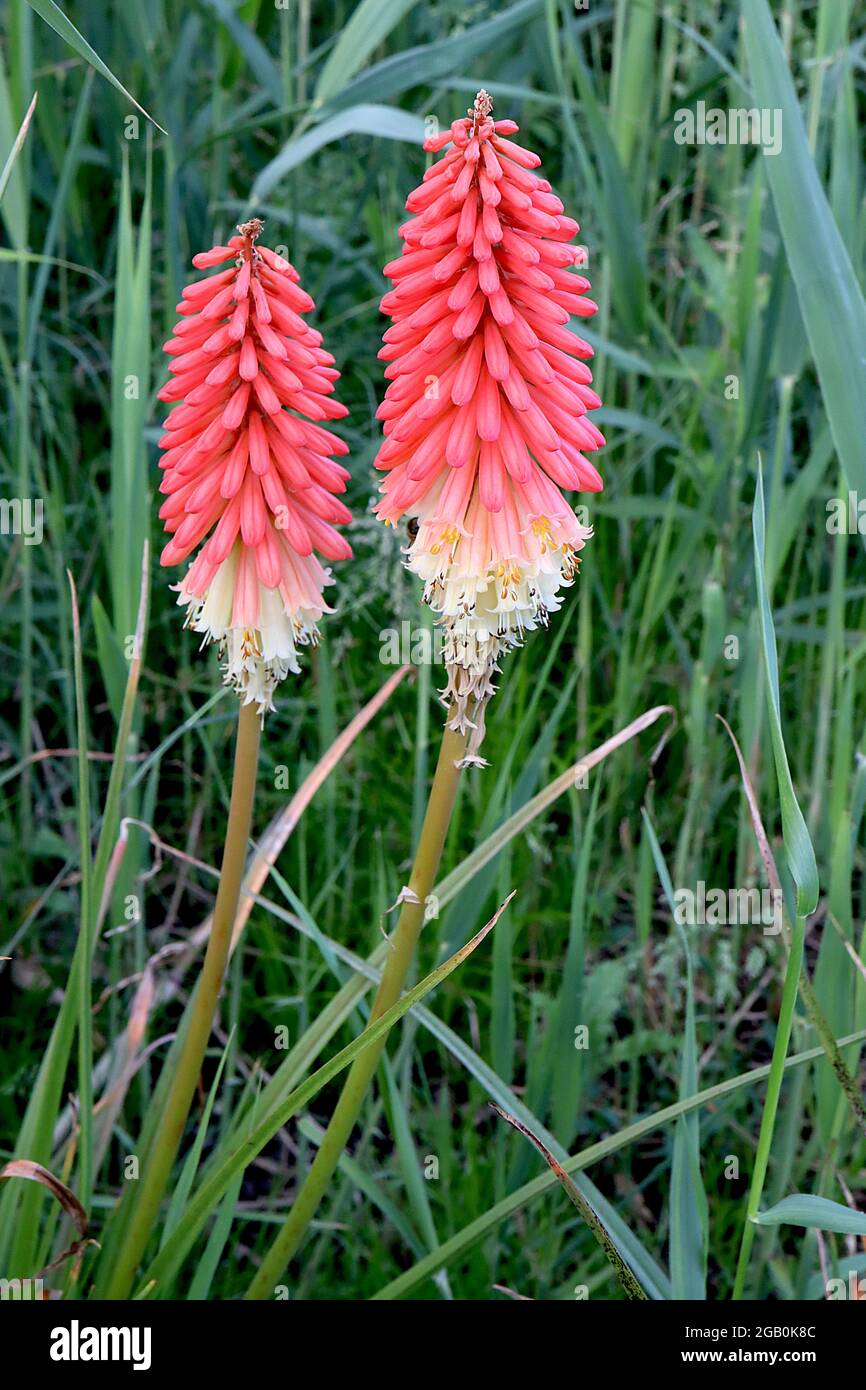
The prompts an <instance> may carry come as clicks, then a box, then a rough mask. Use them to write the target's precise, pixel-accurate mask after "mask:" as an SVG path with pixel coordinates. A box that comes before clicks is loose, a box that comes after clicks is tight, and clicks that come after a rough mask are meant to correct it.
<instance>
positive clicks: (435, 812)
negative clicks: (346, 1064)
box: [245, 728, 466, 1299]
mask: <svg viewBox="0 0 866 1390" xmlns="http://www.w3.org/2000/svg"><path fill="white" fill-rule="evenodd" d="M465 746H466V735H465V734H458V733H455V731H454V730H453V729H448V728H446V729H445V732H444V734H443V735H442V747H441V748H440V750H439V761H438V763H437V765H436V772H435V775H434V777H433V785H432V787H431V789H430V799H429V801H428V802H427V812H426V814H425V816H424V824H423V825H422V827H421V835H420V838H419V840H418V849H417V852H416V854H415V863H414V864H413V866H412V873H411V876H410V878H409V884H408V887H409V889H410V892H411V896H408V897H407V898H406V899H405V900H404V902H403V905H402V908H401V909H400V917H399V920H398V922H397V928H396V930H395V932H394V936H393V938H392V941H391V946H392V949H391V950H390V951H389V953H388V959H387V961H386V964H385V968H384V970H383V972H382V978H381V980H380V982H379V989H378V992H377V994H376V999H375V1002H374V1004H373V1008H372V1011H371V1013H370V1023H372V1022H374V1021H375V1020H376V1019H377V1018H379V1017H380V1016H381V1015H382V1014H383V1013H385V1011H386V1009H390V1008H391V1006H392V1004H395V1003H396V1002H397V1000H398V999H399V997H400V994H401V993H402V990H403V986H404V984H405V982H406V976H407V975H408V973H409V969H410V967H411V965H412V959H413V956H414V954H415V947H416V945H417V943H418V937H419V936H420V934H421V928H422V927H423V925H424V907H425V900H426V899H427V898H428V897H429V895H430V893H431V891H432V889H433V886H434V884H435V882H436V875H437V873H438V872H439V863H440V860H441V858H442V850H443V848H444V845H445V836H446V835H447V833H448V825H449V822H450V820H451V811H452V809H453V806H454V798H455V796H456V794H457V784H458V782H459V780H460V772H459V769H458V767H457V766H456V764H457V763H458V762H459V761H460V759H461V758H462V756H463V753H464V750H465ZM384 1046H385V1038H384V1037H383V1038H382V1040H381V1042H378V1043H374V1044H373V1045H372V1046H371V1047H368V1048H367V1049H366V1050H365V1051H364V1052H362V1053H361V1054H360V1056H359V1057H358V1058H357V1059H356V1060H355V1062H354V1064H353V1066H352V1068H351V1070H350V1071H349V1075H348V1077H347V1079H346V1083H345V1085H344V1087H343V1092H342V1095H341V1096H340V1099H339V1101H338V1102H337V1108H336V1109H335V1111H334V1114H333V1116H332V1118H331V1123H330V1124H329V1125H328V1129H327V1132H326V1133H325V1137H324V1139H323V1140H322V1143H321V1145H320V1146H319V1151H318V1153H317V1154H316V1157H315V1159H314V1161H313V1166H312V1167H311V1169H310V1171H309V1173H308V1174H307V1178H306V1181H305V1182H304V1184H303V1186H302V1187H301V1190H300V1192H299V1193H298V1195H297V1197H296V1198H295V1201H294V1205H293V1206H292V1209H291V1211H290V1212H289V1215H288V1218H287V1219H286V1222H285V1225H284V1226H283V1228H282V1230H281V1231H280V1232H279V1234H278V1235H277V1237H276V1239H275V1241H274V1243H273V1245H272V1246H271V1248H270V1250H269V1251H268V1253H267V1254H266V1255H265V1258H264V1260H263V1261H262V1263H261V1265H260V1266H259V1269H258V1271H257V1273H256V1275H255V1278H254V1279H253V1281H252V1283H251V1284H250V1286H249V1289H248V1290H247V1292H246V1295H245V1297H246V1298H248V1299H256V1298H270V1297H271V1296H272V1294H273V1291H274V1288H275V1286H276V1285H277V1283H278V1282H279V1279H280V1276H281V1274H282V1272H283V1270H284V1269H285V1267H286V1265H287V1264H288V1262H289V1260H290V1259H291V1258H292V1256H293V1255H294V1253H295V1251H296V1250H297V1248H298V1246H299V1245H300V1243H301V1240H302V1239H303V1236H304V1233H305V1232H306V1229H307V1227H308V1225H309V1224H310V1221H311V1220H312V1218H313V1216H314V1215H315V1212H316V1209H317V1208H318V1206H319V1203H320V1202H321V1200H322V1198H323V1196H324V1195H325V1192H326V1190H327V1188H328V1185H329V1183H330V1181H331V1178H332V1177H333V1175H334V1171H335V1169H336V1167H337V1164H338V1163H339V1161H340V1155H341V1154H342V1152H343V1149H344V1148H345V1147H346V1142H347V1140H348V1138H349V1135H350V1134H351V1133H352V1130H353V1129H354V1126H355V1121H356V1120H357V1118H358V1115H359V1113H360V1110H361V1106H362V1105H363V1102H364V1097H365V1095H366V1094H367V1089H368V1087H369V1085H370V1082H371V1081H372V1079H373V1076H374V1073H375V1071H376V1066H377V1064H378V1061H379V1057H380V1055H381V1053H382V1048H383V1047H384Z"/></svg>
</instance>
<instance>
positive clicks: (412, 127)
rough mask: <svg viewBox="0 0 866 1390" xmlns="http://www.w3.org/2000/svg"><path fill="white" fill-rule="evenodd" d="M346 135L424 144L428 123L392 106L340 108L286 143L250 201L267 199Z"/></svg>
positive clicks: (257, 183)
mask: <svg viewBox="0 0 866 1390" xmlns="http://www.w3.org/2000/svg"><path fill="white" fill-rule="evenodd" d="M344 135H378V136H381V137H382V138H383V139H386V140H405V141H407V142H408V143H409V144H410V145H420V144H421V142H422V140H423V139H424V122H423V121H422V120H421V117H420V116H412V115H410V114H409V112H407V111H396V110H395V109H394V108H393V107H391V106H352V107H350V109H349V110H348V111H340V112H338V113H337V115H335V116H330V117H329V118H328V120H326V121H322V123H321V125H317V126H313V128H312V130H307V131H305V132H304V134H303V135H299V136H298V137H297V138H296V139H294V140H290V141H289V142H288V144H287V145H284V146H283V148H282V150H281V151H280V153H279V154H278V155H277V156H276V158H275V159H272V160H271V161H270V163H269V164H266V165H265V167H264V169H262V171H261V173H260V174H259V176H258V178H257V179H256V181H255V183H254V184H253V190H252V193H251V194H250V202H251V203H258V202H260V201H261V199H263V198H267V196H268V194H269V193H270V192H271V191H272V189H273V188H275V187H276V185H277V184H278V183H279V181H280V179H282V178H284V177H285V175H286V174H288V173H289V171H290V170H291V169H296V168H297V167H298V165H299V164H303V162H304V160H305V159H309V158H310V155H313V154H315V153H316V151H317V150H320V149H321V148H322V147H323V145H329V144H330V143H331V142H332V141H333V140H342V138H343V136H344Z"/></svg>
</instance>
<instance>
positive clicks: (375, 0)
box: [316, 0, 418, 104]
mask: <svg viewBox="0 0 866 1390" xmlns="http://www.w3.org/2000/svg"><path fill="white" fill-rule="evenodd" d="M417 4H418V0H361V3H360V5H358V7H357V9H355V10H354V12H353V13H352V16H351V18H350V19H349V21H348V23H347V24H346V26H345V28H344V29H342V30H341V32H340V37H339V38H338V39H337V42H336V43H335V44H334V47H333V48H332V49H331V52H330V55H329V57H328V61H327V62H326V63H325V66H324V67H323V68H322V71H321V73H320V74H319V80H318V82H317V83H316V103H317V104H321V103H323V102H326V101H328V100H329V98H330V97H333V96H336V95H337V93H338V92H340V91H341V90H342V88H343V87H344V86H345V85H346V83H347V82H349V81H350V80H351V79H352V78H353V77H354V76H355V73H356V72H360V70H361V68H362V67H363V66H364V64H365V62H366V61H367V59H368V58H369V56H370V54H371V53H372V52H373V49H374V48H378V46H379V44H380V43H382V42H383V40H384V39H386V38H387V37H388V35H389V34H390V32H391V30H392V29H394V28H395V27H396V26H397V25H398V24H399V23H400V20H401V19H402V18H403V17H404V15H407V14H408V13H409V11H410V10H411V9H414V7H415V6H416V5H417Z"/></svg>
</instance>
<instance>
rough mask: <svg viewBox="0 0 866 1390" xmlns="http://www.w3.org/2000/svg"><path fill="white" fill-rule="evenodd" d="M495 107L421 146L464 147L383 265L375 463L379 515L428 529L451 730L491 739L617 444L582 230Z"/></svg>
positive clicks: (411, 201)
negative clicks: (604, 462) (604, 427)
mask: <svg viewBox="0 0 866 1390" xmlns="http://www.w3.org/2000/svg"><path fill="white" fill-rule="evenodd" d="M491 108H492V103H491V101H490V98H489V96H488V95H487V93H486V92H484V91H481V92H479V94H478V96H477V97H476V100H475V104H474V106H473V108H472V110H471V111H470V112H469V115H468V117H467V118H464V119H463V120H457V121H455V122H454V124H453V125H452V126H451V127H450V129H449V130H448V131H447V132H445V133H444V134H442V135H438V136H435V137H433V138H432V139H429V140H426V141H425V143H424V148H425V149H426V150H429V151H432V152H438V151H439V150H442V149H445V147H446V146H448V145H450V146H451V148H450V149H449V150H448V152H447V153H446V154H445V155H444V156H443V158H442V159H440V160H439V161H438V162H437V163H435V164H433V165H432V166H431V167H430V168H429V169H428V170H427V172H426V174H425V176H424V182H423V183H422V184H421V186H420V187H419V188H416V189H415V191H414V192H413V193H411V194H410V195H409V197H408V199H407V200H406V207H407V209H408V211H409V212H410V213H412V214H413V217H412V219H411V220H410V221H408V222H406V223H405V224H404V225H403V226H402V227H401V229H400V235H401V237H402V238H403V242H404V245H403V253H402V255H401V256H400V257H399V259H398V260H396V261H392V262H391V263H390V265H387V266H386V267H385V274H386V275H387V276H388V277H389V278H390V279H391V280H392V281H393V283H394V288H393V289H392V290H391V291H389V293H388V294H386V295H385V297H384V299H383V300H382V310H383V311H384V312H385V313H386V314H388V315H389V316H390V317H391V319H392V320H393V326H392V327H390V328H389V329H388V330H387V332H386V333H385V346H384V348H383V349H382V351H381V352H380V353H379V356H380V358H383V359H384V360H385V361H387V362H388V363H389V366H388V367H387V369H386V372H385V375H386V377H387V378H388V379H389V380H390V383H391V384H390V385H389V387H388V389H387V391H386V393H385V400H384V402H383V404H382V406H381V407H380V409H379V412H378V414H379V418H380V419H381V420H382V421H384V425H383V429H384V433H385V442H384V443H383V445H382V447H381V448H380V450H379V453H378V456H377V459H376V467H377V468H380V469H382V470H384V471H385V472H387V475H388V476H387V477H386V478H385V480H384V482H383V483H382V485H381V488H380V491H381V492H382V494H383V499H382V501H381V502H380V503H379V505H378V507H377V514H378V515H379V516H380V517H381V518H382V519H383V520H385V521H387V522H393V523H396V522H397V521H398V520H399V519H400V518H401V517H403V516H408V517H411V518H413V519H414V520H415V523H416V525H415V528H414V529H415V536H414V538H413V540H412V542H411V545H410V547H409V551H408V557H409V558H408V561H407V563H408V566H409V568H410V569H412V570H414V571H415V572H416V573H417V574H419V575H420V576H421V577H422V579H423V580H424V582H425V591H424V597H425V599H426V600H427V602H428V603H430V604H431V606H432V607H433V608H434V610H435V611H436V612H438V613H439V614H440V615H441V619H440V621H441V622H442V624H443V626H444V627H445V661H446V666H447V669H448V687H447V690H446V691H445V692H444V695H445V699H446V702H448V703H450V702H451V701H454V702H456V715H455V716H454V718H453V721H452V722H453V724H454V727H456V728H460V729H465V728H466V727H467V726H477V735H476V738H475V740H474V741H475V744H476V745H477V743H478V742H479V741H480V736H481V731H482V730H483V709H484V704H485V702H486V700H487V699H488V697H489V696H490V694H491V693H492V691H493V683H492V678H493V675H494V673H495V672H496V671H497V670H498V669H499V668H498V661H499V658H500V656H501V655H502V654H503V653H504V652H505V651H507V650H508V649H509V648H510V647H513V646H516V645H518V644H519V642H520V640H521V638H522V634H523V632H524V630H525V629H533V628H534V627H536V625H537V624H538V623H539V622H541V623H544V622H546V620H547V615H548V613H550V612H555V611H556V610H557V609H558V608H559V606H560V603H561V599H560V596H559V591H560V588H561V587H562V586H567V585H569V584H571V583H572V582H573V579H574V575H575V572H576V570H577V564H578V560H577V552H578V551H579V550H581V549H582V548H583V545H584V543H585V541H586V540H587V538H588V537H589V536H590V535H591V531H590V530H589V529H588V528H587V527H585V526H582V525H581V524H580V523H579V521H578V520H577V518H576V516H575V514H574V511H573V510H572V508H571V506H569V504H568V502H567V501H566V500H565V498H564V496H563V494H562V491H561V489H563V488H568V489H579V490H582V491H585V492H598V491H600V490H601V487H602V482H601V478H600V477H599V475H598V473H597V472H596V470H595V468H594V467H593V465H592V464H591V463H590V462H589V460H588V459H587V458H586V457H585V455H586V453H588V452H590V451H592V450H594V449H597V448H598V447H599V446H600V445H602V444H603V443H604V438H603V436H602V435H601V433H600V432H599V430H598V429H597V428H596V426H595V425H594V424H593V423H592V422H591V421H590V420H589V418H588V412H589V411H591V410H593V409H594V408H595V407H597V406H598V405H600V404H601V402H600V400H599V398H598V396H597V395H596V393H595V392H594V391H593V390H592V388H591V386H590V382H591V380H592V375H591V373H590V371H589V368H588V367H587V366H585V364H584V362H585V359H586V358H588V357H591V356H592V349H591V348H590V346H589V344H588V343H586V342H584V341H583V339H582V338H579V337H578V336H577V334H576V333H574V332H572V331H571V330H570V328H569V319H570V318H571V317H572V315H574V316H576V317H578V318H584V317H587V316H588V315H590V314H594V313H595V311H596V305H595V304H594V303H593V302H592V300H590V299H587V298H586V297H585V291H586V290H587V289H588V288H589V281H588V280H586V279H585V278H584V276H583V275H582V274H580V273H579V272H577V271H576V270H575V267H576V266H578V265H580V264H582V263H583V261H584V259H585V253H584V252H583V251H582V250H581V249H580V248H576V247H573V246H569V245H568V243H569V242H570V241H572V240H573V238H574V236H575V234H576V233H577V231H578V230H579V228H578V225H577V223H576V222H574V221H572V219H571V218H569V217H566V216H565V215H564V211H563V205H562V203H561V202H560V200H559V199H558V198H557V197H556V196H555V195H554V194H553V193H552V191H551V187H550V184H549V183H548V182H547V180H546V179H543V178H541V177H540V176H539V175H538V174H535V173H533V172H532V170H534V169H535V168H537V166H538V165H539V164H540V162H541V161H540V160H539V158H538V156H537V155H535V154H533V153H531V152H530V151H529V150H526V149H523V148H522V147H521V146H520V145H516V144H514V143H513V142H512V141H511V140H510V139H508V138H507V137H508V136H509V135H512V134H513V133H514V132H515V131H516V130H517V126H516V125H515V124H514V122H513V121H494V120H493V119H492V117H491V115H490V112H491Z"/></svg>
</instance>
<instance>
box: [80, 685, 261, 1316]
mask: <svg viewBox="0 0 866 1390" xmlns="http://www.w3.org/2000/svg"><path fill="white" fill-rule="evenodd" d="M260 732H261V720H260V717H259V714H258V711H257V710H256V707H255V704H253V703H252V702H250V703H247V704H242V705H240V707H239V716H238V732H237V742H236V744H235V762H234V773H233V777H232V791H231V802H230V805H229V816H228V824H227V826H226V838H225V846H224V848H223V858H222V868H221V871H220V881H219V888H218V890H217V898H216V905H215V907H214V914H213V924H212V926H211V933H210V937H209V939H208V944H207V951H206V953H205V958H204V963H203V965H202V970H201V975H200V977H199V981H198V985H197V987H196V991H195V994H194V996H193V1000H192V1005H191V1009H190V1017H189V1024H188V1027H187V1030H186V1036H185V1038H184V1042H183V1047H182V1049H181V1052H180V1055H179V1057H178V1061H177V1068H176V1070H175V1073H174V1076H173V1078H172V1082H171V1086H170V1089H169V1091H168V1094H167V1096H166V1100H165V1108H164V1110H163V1113H162V1116H161V1118H160V1121H159V1126H158V1128H157V1131H156V1134H155V1136H154V1142H153V1146H152V1148H151V1151H150V1154H149V1156H148V1159H147V1162H146V1165H145V1169H144V1172H143V1174H142V1176H141V1180H140V1187H139V1189H138V1191H137V1194H136V1196H135V1198H134V1207H133V1212H132V1216H131V1218H130V1223H129V1228H128V1231H127V1234H126V1239H125V1242H124V1245H123V1247H122V1249H121V1251H120V1254H119V1257H118V1260H117V1263H116V1265H115V1266H114V1269H113V1270H112V1273H111V1278H110V1280H109V1283H108V1287H107V1289H106V1295H105V1296H106V1298H109V1299H113V1298H117V1299H121V1298H126V1297H128V1295H129V1292H130V1290H131V1288H132V1283H133V1280H134V1278H135V1273H136V1269H137V1268H138V1265H139V1262H140V1260H141V1257H142V1255H143V1254H144V1251H145V1248H146V1246H147V1242H148V1239H149V1237H150V1234H151V1232H152V1230H153V1228H154V1224H155V1222H156V1217H157V1214H158V1211H159V1205H160V1202H161V1200H162V1197H163V1194H164V1192H165V1189H166V1186H167V1184H168V1180H169V1176H170V1174H171V1169H172V1165H173V1163H174V1160H175V1158H176V1156H177V1151H178V1149H179V1147H180V1141H181V1139H182V1137H183V1131H184V1128H185V1126H186V1121H187V1117H188V1115H189V1109H190V1105H191V1104H192V1099H193V1096H194V1095H195V1090H196V1086H197V1085H198V1079H199V1075H200V1073H201V1068H202V1062H203V1060H204V1055H205V1050H206V1048H207V1044H208V1039H209V1037H210V1032H211V1027H212V1024H213V1019H214V1014H215V1012H216V1007H217V1002H218V999H219V994H220V990H221V988H222V983H223V977H224V975H225V968H226V962H227V960H228V955H229V948H230V946H231V937H232V927H233V925H234V919H235V913H236V912H237V906H238V899H239V897H240V890H241V881H242V879H243V873H244V864H245V861H246V852H247V841H248V839H249V831H250V821H251V819H252V809H253V797H254V795H255V786H256V768H257V764H258V753H259V738H260Z"/></svg>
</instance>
